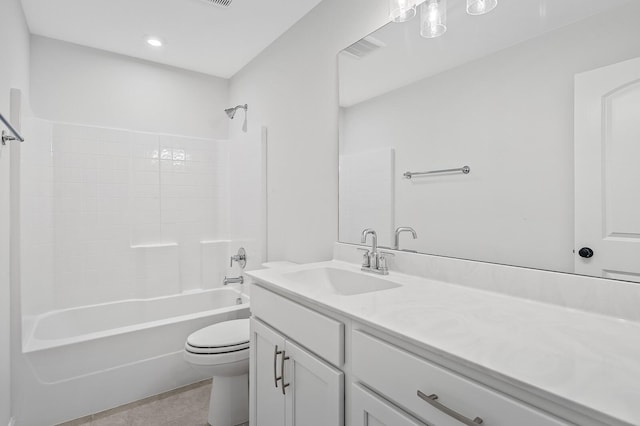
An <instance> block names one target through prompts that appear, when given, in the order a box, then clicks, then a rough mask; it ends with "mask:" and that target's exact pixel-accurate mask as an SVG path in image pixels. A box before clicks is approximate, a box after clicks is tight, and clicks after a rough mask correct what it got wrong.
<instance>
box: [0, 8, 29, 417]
mask: <svg viewBox="0 0 640 426" xmlns="http://www.w3.org/2000/svg"><path fill="white" fill-rule="evenodd" d="M0 15H1V16H2V25H0V40H2V43H0V58H2V64H1V66H0V112H1V113H2V114H3V115H4V116H5V117H7V118H9V91H10V89H11V88H17V89H21V90H22V91H23V92H24V93H25V94H28V89H29V85H28V83H29V32H28V29H27V26H26V23H25V19H24V15H23V13H22V7H21V5H20V1H19V0H4V1H3V2H2V3H1V4H0ZM9 176H10V146H5V147H3V148H0V425H6V424H7V423H8V422H9V419H10V417H11V396H10V395H11V344H12V343H13V342H12V339H11V328H10V324H11V311H12V307H11V300H12V299H13V296H14V295H13V294H12V290H11V289H12V287H15V286H14V285H13V283H11V282H10V265H9V257H10V212H11V210H10V186H9Z"/></svg>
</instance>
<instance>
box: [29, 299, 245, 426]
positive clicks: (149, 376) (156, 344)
mask: <svg viewBox="0 0 640 426" xmlns="http://www.w3.org/2000/svg"><path fill="white" fill-rule="evenodd" d="M238 299H240V300H241V301H242V303H241V304H237V302H238ZM248 316H249V300H248V298H247V296H246V295H244V294H241V293H240V292H238V291H237V290H235V289H233V288H220V289H212V290H203V291H197V292H191V293H187V294H179V295H174V296H165V297H159V298H155V299H145V300H125V301H120V302H113V303H105V304H100V305H92V306H83V307H79V308H72V309H65V310H59V311H52V312H48V313H46V314H43V315H40V316H38V317H36V318H34V319H33V320H31V321H25V323H24V327H25V330H24V331H25V333H24V335H25V339H24V342H23V353H24V354H25V355H26V360H27V365H26V368H28V369H30V370H31V373H32V374H31V375H30V376H31V378H32V379H33V381H32V382H31V383H29V384H28V385H27V386H26V389H25V394H26V395H29V396H28V397H27V398H26V400H25V404H26V405H27V406H30V407H34V406H36V407H39V408H38V410H33V409H29V408H28V407H25V409H24V412H23V413H22V415H21V416H20V417H21V418H22V421H21V424H25V425H29V426H32V425H33V426H36V425H51V424H56V423H59V422H62V421H66V420H71V419H74V418H78V417H82V416H85V415H88V414H91V413H95V412H99V411H102V410H106V409H108V408H112V407H116V406H118V405H121V404H124V403H127V402H131V401H135V400H137V399H141V398H144V397H147V396H151V395H155V394H158V393H161V392H164V391H167V390H171V389H174V388H176V387H180V386H183V385H186V384H189V383H193V382H195V381H198V380H201V379H204V378H205V377H201V376H200V373H198V372H196V371H195V370H194V369H192V368H190V366H189V365H188V364H187V363H186V362H185V361H184V360H183V358H182V349H183V346H184V342H185V340H186V338H187V336H188V335H189V334H190V333H193V332H194V331H196V330H198V329H200V328H202V327H205V326H207V325H211V324H214V323H217V322H220V321H226V320H230V319H237V318H247V317H248ZM70 401H73V402H72V403H70Z"/></svg>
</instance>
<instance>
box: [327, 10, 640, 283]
mask: <svg viewBox="0 0 640 426" xmlns="http://www.w3.org/2000/svg"><path fill="white" fill-rule="evenodd" d="M638 18H640V2H638V1H634V0H631V1H629V0H608V1H606V2H603V1H601V0H561V1H558V0H526V1H511V2H509V1H500V2H499V4H498V6H497V8H496V9H494V10H493V11H492V12H491V13H489V14H486V15H482V16H470V15H468V14H467V13H466V11H465V7H464V2H463V1H461V0H459V1H449V9H448V24H447V32H446V33H445V34H444V35H443V36H441V37H438V38H432V39H426V38H422V37H421V36H420V23H419V17H416V18H414V19H413V20H412V21H409V22H405V23H389V24H387V25H385V26H384V27H382V28H380V29H378V30H377V31H375V32H373V33H372V34H370V35H368V36H366V37H364V38H363V39H362V40H360V41H358V42H357V43H354V44H353V45H351V46H349V47H347V48H346V49H345V50H343V51H342V52H340V53H339V58H338V60H339V84H340V217H339V220H340V229H339V238H340V241H341V242H346V243H357V244H360V234H361V232H362V230H363V229H364V228H369V227H370V228H374V229H375V230H376V231H377V232H378V241H379V244H380V245H383V246H387V247H391V246H392V245H393V243H394V241H393V240H394V232H393V231H394V229H395V228H396V227H399V226H410V227H413V228H414V229H415V231H416V232H417V235H418V238H417V239H415V240H414V239H412V237H411V234H410V233H403V234H401V236H400V249H405V250H414V251H418V252H422V253H428V254H435V255H442V256H450V257H456V258H463V259H470V260H478V261H485V262H492V263H500V264H507V265H515V266H524V267H531V268H538V269H546V270H552V271H560V272H568V273H579V274H587V275H593V276H604V277H609V278H615V279H623V280H629V281H640V261H638V260H637V259H640V249H638V248H636V247H640V195H639V194H640V192H639V191H638V189H637V188H638V182H640V172H639V171H637V170H636V169H640V168H639V167H637V159H638V158H640V112H639V111H640V83H638V82H639V81H640V62H639V61H638V60H634V59H635V58H638V57H640V43H638V40H640V26H639V25H638V24H637V22H638ZM636 68H638V70H636ZM636 72H637V74H636ZM574 146H575V148H574ZM634 158H635V161H634V160H633V159H634ZM463 166H468V167H469V168H470V173H468V174H464V173H461V172H455V171H454V172H448V173H436V174H428V175H418V176H413V177H412V178H411V179H407V178H405V177H404V174H405V173H406V172H428V171H437V170H443V169H445V170H446V169H459V168H462V167H463ZM614 246H615V247H614ZM612 247H613V248H612ZM582 248H589V249H590V250H591V251H592V253H593V256H592V257H587V256H585V257H582V255H586V254H588V252H586V251H584V250H581V249H582ZM620 259H623V260H624V261H620Z"/></svg>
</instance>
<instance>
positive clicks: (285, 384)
mask: <svg viewBox="0 0 640 426" xmlns="http://www.w3.org/2000/svg"><path fill="white" fill-rule="evenodd" d="M288 359H289V357H288V356H287V352H286V351H282V358H280V363H281V364H280V374H282V376H281V377H280V378H281V379H282V394H283V395H286V392H285V389H286V388H287V386H289V385H290V383H285V382H284V381H285V378H284V362H285V361H286V360H288Z"/></svg>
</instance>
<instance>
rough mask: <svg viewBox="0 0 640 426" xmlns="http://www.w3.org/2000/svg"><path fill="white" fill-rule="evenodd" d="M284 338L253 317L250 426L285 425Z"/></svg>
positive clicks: (250, 366)
mask: <svg viewBox="0 0 640 426" xmlns="http://www.w3.org/2000/svg"><path fill="white" fill-rule="evenodd" d="M284 346H285V343H284V338H283V337H282V336H281V335H280V334H278V333H276V332H275V331H273V330H272V329H270V328H269V327H267V326H266V325H264V324H263V323H261V322H260V321H258V320H256V319H254V318H251V350H250V364H249V369H250V371H249V377H250V387H249V389H250V391H249V395H250V403H249V404H250V405H249V406H250V419H251V422H250V423H251V426H284V424H285V423H284V422H285V417H284V413H285V407H284V403H285V397H284V395H283V393H282V383H281V382H282V379H279V378H280V377H282V370H281V368H282V351H283V350H284Z"/></svg>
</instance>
